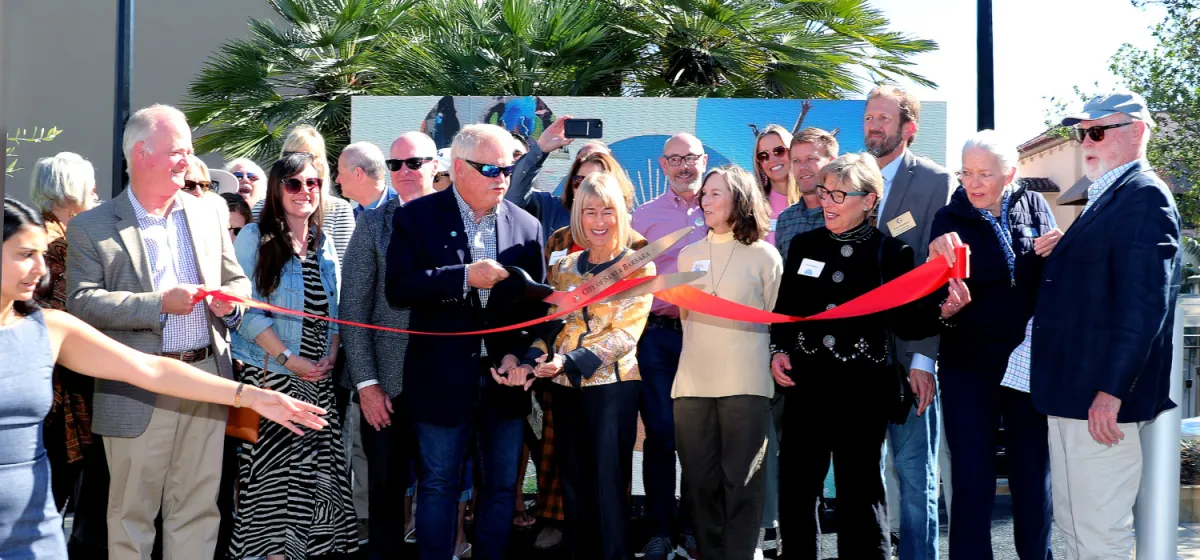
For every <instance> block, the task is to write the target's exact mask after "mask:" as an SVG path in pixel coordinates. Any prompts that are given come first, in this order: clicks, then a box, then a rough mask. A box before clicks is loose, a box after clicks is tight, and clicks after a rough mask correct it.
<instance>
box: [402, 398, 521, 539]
mask: <svg viewBox="0 0 1200 560" xmlns="http://www.w3.org/2000/svg"><path fill="white" fill-rule="evenodd" d="M524 422H525V420H524V419H523V418H513V419H509V418H501V417H499V416H497V415H496V414H495V413H494V412H493V411H492V410H491V409H490V407H488V406H486V405H484V406H482V407H481V409H480V410H479V411H478V412H477V413H476V417H475V418H474V419H473V420H472V421H467V422H463V423H462V424H460V425H458V426H452V427H445V426H436V425H433V424H425V423H421V422H417V423H416V431H417V442H418V445H420V458H421V459H420V461H421V462H420V476H419V482H418V485H419V490H418V492H417V548H418V552H419V556H420V558H421V559H422V560H446V559H447V558H450V557H452V556H454V539H455V537H456V533H457V532H458V501H459V493H460V492H461V491H462V483H463V469H464V465H465V463H466V457H467V453H468V445H469V444H470V443H471V442H472V441H473V442H474V444H475V445H476V446H477V447H476V452H477V454H476V455H475V456H476V457H477V458H478V459H479V471H480V480H477V481H476V485H475V489H476V491H477V492H478V499H477V500H476V501H475V506H476V514H475V547H474V557H475V558H479V559H480V560H498V559H501V558H504V557H505V555H506V553H507V551H508V535H509V531H510V529H511V528H512V512H513V504H515V503H516V499H517V498H516V484H517V462H518V461H519V460H520V455H521V441H522V440H521V438H522V437H523V435H524V431H523V430H524ZM472 435H474V438H472Z"/></svg>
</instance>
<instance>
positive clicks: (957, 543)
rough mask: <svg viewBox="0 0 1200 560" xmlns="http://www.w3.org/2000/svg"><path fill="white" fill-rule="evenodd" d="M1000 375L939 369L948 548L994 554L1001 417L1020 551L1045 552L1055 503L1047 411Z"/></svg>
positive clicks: (1025, 557)
mask: <svg viewBox="0 0 1200 560" xmlns="http://www.w3.org/2000/svg"><path fill="white" fill-rule="evenodd" d="M999 379H1000V378H999V376H997V375H984V374H980V373H978V372H973V371H961V370H960V371H954V370H951V369H943V370H942V371H940V372H938V380H939V384H940V385H941V388H942V414H943V415H944V416H943V418H944V419H945V421H946V444H947V445H949V446H950V461H951V463H952V468H951V469H950V472H951V476H952V478H953V480H952V481H951V482H952V484H953V485H954V498H955V499H954V508H953V509H951V510H950V512H951V516H950V526H951V527H953V528H954V530H953V531H950V556H951V557H952V558H978V559H979V560H990V559H991V558H992V508H993V506H995V504H996V443H997V442H996V431H997V429H998V428H999V427H1000V422H1001V420H1003V422H1004V437H1005V443H1006V444H1007V445H1006V446H1005V451H1006V453H1007V456H1008V470H1009V473H1008V482H1009V486H1010V487H1011V488H1012V505H1013V536H1014V537H1015V538H1014V540H1015V541H1016V542H1015V543H1014V544H1015V545H1016V549H1017V555H1018V556H1019V557H1020V558H1021V559H1022V560H1048V559H1049V558H1051V554H1050V519H1051V517H1052V515H1051V511H1052V509H1053V508H1052V506H1051V500H1050V449H1049V445H1048V444H1047V441H1046V434H1047V430H1048V428H1047V425H1046V416H1045V415H1043V414H1041V413H1039V412H1038V411H1037V410H1035V409H1034V408H1033V402H1032V401H1031V399H1030V398H1029V394H1028V393H1022V392H1019V391H1014V390H1012V389H1009V388H1007V387H1001V386H1000V381H999Z"/></svg>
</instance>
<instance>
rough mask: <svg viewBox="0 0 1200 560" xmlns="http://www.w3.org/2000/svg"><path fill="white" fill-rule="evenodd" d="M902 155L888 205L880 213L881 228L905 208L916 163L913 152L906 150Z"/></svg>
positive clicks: (888, 198) (889, 194) (889, 191)
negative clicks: (905, 200)
mask: <svg viewBox="0 0 1200 560" xmlns="http://www.w3.org/2000/svg"><path fill="white" fill-rule="evenodd" d="M901 157H902V158H903V159H902V160H901V163H900V168H899V169H897V170H896V176H895V177H894V178H892V188H890V189H888V195H887V206H886V207H885V208H884V209H883V213H882V214H880V216H881V218H882V219H881V220H880V222H881V223H880V224H879V228H880V229H883V228H884V227H885V226H886V225H887V223H888V222H890V221H892V220H894V219H896V217H897V216H899V215H900V209H901V208H904V197H905V196H906V195H907V194H908V186H909V184H910V183H912V176H913V163H914V162H913V156H912V152H909V151H908V150H904V154H903V155H902V156H901Z"/></svg>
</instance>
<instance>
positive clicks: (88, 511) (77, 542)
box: [69, 434, 109, 559]
mask: <svg viewBox="0 0 1200 560" xmlns="http://www.w3.org/2000/svg"><path fill="white" fill-rule="evenodd" d="M108 481H109V478H108V461H107V459H106V458H105V456H104V443H103V442H102V441H101V440H100V435H99V434H97V435H96V436H95V439H94V440H93V443H92V445H91V446H89V447H88V449H87V451H86V452H85V453H84V454H83V474H82V477H81V478H80V481H79V491H78V492H76V494H75V519H74V522H73V523H72V525H71V542H70V546H69V549H70V556H71V558H73V559H75V558H80V559H84V558H107V557H108Z"/></svg>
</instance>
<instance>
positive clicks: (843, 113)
mask: <svg viewBox="0 0 1200 560" xmlns="http://www.w3.org/2000/svg"><path fill="white" fill-rule="evenodd" d="M810 103H811V104H812V108H811V109H809V111H808V114H807V115H805V116H804V126H805V127H809V126H815V127H817V128H823V129H825V130H829V131H832V130H833V129H835V128H837V129H839V131H838V134H837V140H838V147H839V149H840V151H841V152H842V153H849V152H859V151H862V150H863V127H862V115H863V111H865V110H866V107H867V102H866V101H822V100H813V101H810ZM802 104H803V101H801V100H799V99H711V98H703V99H699V100H697V105H696V137H697V138H700V140H702V141H703V142H704V144H705V147H708V148H709V149H710V150H712V151H717V152H720V153H722V154H725V155H727V156H729V158H731V159H732V160H733V162H734V163H736V164H738V165H740V166H742V167H744V168H746V169H754V166H753V163H754V162H753V154H752V152H753V151H754V132H753V130H752V129H751V128H750V126H749V125H751V124H753V125H755V126H756V127H758V130H760V131H761V130H762V129H764V128H766V127H767V125H768V124H772V123H775V124H779V125H780V126H783V127H784V128H786V129H788V130H791V129H792V127H793V126H794V125H795V124H796V119H797V118H798V117H799V116H800V111H801V108H802ZM710 153H711V152H710ZM710 165H711V164H710Z"/></svg>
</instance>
